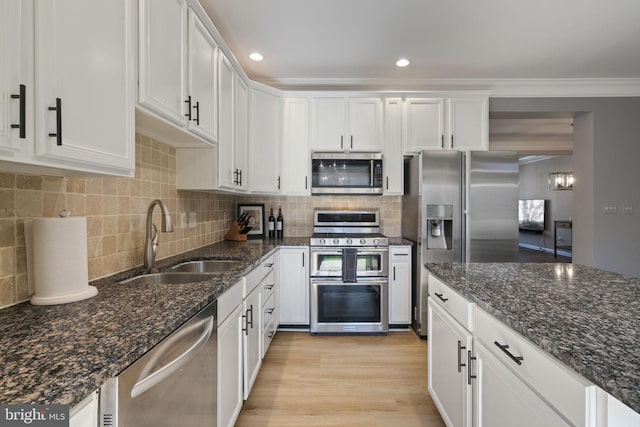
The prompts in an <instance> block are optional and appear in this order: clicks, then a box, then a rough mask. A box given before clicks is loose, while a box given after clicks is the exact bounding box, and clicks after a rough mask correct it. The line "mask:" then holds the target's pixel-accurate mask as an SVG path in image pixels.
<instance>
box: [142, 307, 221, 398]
mask: <svg viewBox="0 0 640 427" xmlns="http://www.w3.org/2000/svg"><path fill="white" fill-rule="evenodd" d="M204 324H206V327H205V330H204V331H203V332H202V334H201V335H200V337H198V339H197V340H196V341H195V342H194V343H193V344H192V345H191V346H190V347H189V348H188V349H187V350H186V351H185V352H184V353H182V354H181V355H180V356H178V357H176V358H175V359H173V360H172V361H171V362H169V363H167V364H166V365H164V366H163V367H162V368H160V369H158V370H157V371H155V372H153V373H152V374H150V375H147V376H146V377H144V378H143V379H141V380H139V381H138V382H136V384H135V385H134V386H133V387H132V388H131V397H132V398H136V397H138V396H140V395H141V394H143V393H144V392H146V391H148V390H150V389H151V388H153V387H155V386H156V385H158V384H159V383H161V382H162V381H164V380H165V379H167V378H168V377H170V376H171V375H172V374H174V373H175V372H176V371H177V370H179V369H180V368H181V367H182V366H183V365H184V364H185V363H186V362H187V361H188V360H189V358H190V357H191V356H192V355H193V354H194V353H195V352H197V351H198V349H200V347H202V346H203V345H204V344H205V343H206V342H207V341H208V340H209V337H211V334H212V332H213V328H214V326H215V322H214V317H213V316H209V317H207V318H205V319H203V320H202V321H201V322H198V323H197V324H196V325H194V326H196V327H197V328H199V327H200V326H202V325H204ZM190 329H191V328H189V330H190ZM178 335H182V334H180V333H178Z"/></svg>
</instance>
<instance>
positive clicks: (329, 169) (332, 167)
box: [311, 152, 382, 194]
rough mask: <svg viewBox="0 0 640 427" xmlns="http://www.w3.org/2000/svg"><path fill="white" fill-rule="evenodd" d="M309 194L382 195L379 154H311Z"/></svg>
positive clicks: (380, 159)
mask: <svg viewBox="0 0 640 427" xmlns="http://www.w3.org/2000/svg"><path fill="white" fill-rule="evenodd" d="M311 194H382V154H381V153H326V152H323V153H321V152H315V153H313V154H312V155H311Z"/></svg>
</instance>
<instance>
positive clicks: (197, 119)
mask: <svg viewBox="0 0 640 427" xmlns="http://www.w3.org/2000/svg"><path fill="white" fill-rule="evenodd" d="M193 109H194V110H196V125H198V126H200V101H198V102H196V105H194V106H193Z"/></svg>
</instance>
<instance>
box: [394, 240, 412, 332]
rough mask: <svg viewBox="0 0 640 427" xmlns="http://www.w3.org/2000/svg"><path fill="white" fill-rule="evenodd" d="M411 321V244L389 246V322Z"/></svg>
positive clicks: (404, 323)
mask: <svg viewBox="0 0 640 427" xmlns="http://www.w3.org/2000/svg"><path fill="white" fill-rule="evenodd" d="M410 323H411V246H391V247H390V248H389V324H390V325H409V324H410Z"/></svg>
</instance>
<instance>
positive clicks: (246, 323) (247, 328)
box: [242, 310, 249, 335]
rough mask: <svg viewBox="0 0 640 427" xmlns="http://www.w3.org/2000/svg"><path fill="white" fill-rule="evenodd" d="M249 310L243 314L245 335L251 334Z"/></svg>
mask: <svg viewBox="0 0 640 427" xmlns="http://www.w3.org/2000/svg"><path fill="white" fill-rule="evenodd" d="M247 313H248V310H247V311H246V312H245V314H243V315H242V318H243V319H244V327H243V328H242V332H244V334H245V335H249V317H248V316H247Z"/></svg>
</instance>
